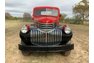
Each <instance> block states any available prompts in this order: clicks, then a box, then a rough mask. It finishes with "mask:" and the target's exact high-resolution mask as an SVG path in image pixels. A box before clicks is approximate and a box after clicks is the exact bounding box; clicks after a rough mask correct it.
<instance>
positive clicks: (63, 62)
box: [5, 21, 89, 63]
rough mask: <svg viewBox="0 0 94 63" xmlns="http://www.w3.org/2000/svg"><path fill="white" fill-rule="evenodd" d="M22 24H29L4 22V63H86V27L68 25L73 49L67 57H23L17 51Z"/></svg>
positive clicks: (39, 55)
mask: <svg viewBox="0 0 94 63" xmlns="http://www.w3.org/2000/svg"><path fill="white" fill-rule="evenodd" d="M23 24H30V22H20V21H6V24H5V25H6V28H5V30H6V37H5V40H6V47H5V50H6V51H5V53H6V54H5V55H6V63H88V61H89V60H88V44H89V43H88V42H89V41H88V40H89V38H88V36H89V35H88V33H89V31H88V30H89V29H88V28H89V27H88V26H86V25H73V24H69V26H70V27H71V28H72V30H73V34H74V35H73V38H72V42H73V43H74V45H75V48H74V50H72V52H71V54H70V55H69V56H67V57H65V56H62V55H61V54H59V53H32V54H31V55H30V56H23V55H22V54H21V52H20V51H19V50H18V44H19V43H20V38H19V30H20V28H21V26H22V25H23Z"/></svg>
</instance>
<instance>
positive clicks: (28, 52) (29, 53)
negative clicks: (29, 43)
mask: <svg viewBox="0 0 94 63" xmlns="http://www.w3.org/2000/svg"><path fill="white" fill-rule="evenodd" d="M21 52H22V54H23V55H24V56H29V55H31V52H30V51H21Z"/></svg>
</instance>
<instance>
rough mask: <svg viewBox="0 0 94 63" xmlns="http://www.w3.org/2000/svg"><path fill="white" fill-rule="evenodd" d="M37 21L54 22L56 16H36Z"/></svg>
mask: <svg viewBox="0 0 94 63" xmlns="http://www.w3.org/2000/svg"><path fill="white" fill-rule="evenodd" d="M35 20H36V21H38V22H39V23H54V22H56V21H57V20H58V18H56V17H38V18H35Z"/></svg>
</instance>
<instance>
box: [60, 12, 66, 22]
mask: <svg viewBox="0 0 94 63" xmlns="http://www.w3.org/2000/svg"><path fill="white" fill-rule="evenodd" d="M66 17H67V14H65V13H63V14H61V18H60V21H62V22H64V21H65V19H66Z"/></svg>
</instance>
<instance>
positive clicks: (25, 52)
mask: <svg viewBox="0 0 94 63" xmlns="http://www.w3.org/2000/svg"><path fill="white" fill-rule="evenodd" d="M21 44H22V45H25V44H24V42H23V41H22V40H21ZM21 53H22V54H23V55H24V56H29V55H30V54H31V52H30V51H23V50H22V51H21Z"/></svg>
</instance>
